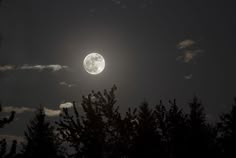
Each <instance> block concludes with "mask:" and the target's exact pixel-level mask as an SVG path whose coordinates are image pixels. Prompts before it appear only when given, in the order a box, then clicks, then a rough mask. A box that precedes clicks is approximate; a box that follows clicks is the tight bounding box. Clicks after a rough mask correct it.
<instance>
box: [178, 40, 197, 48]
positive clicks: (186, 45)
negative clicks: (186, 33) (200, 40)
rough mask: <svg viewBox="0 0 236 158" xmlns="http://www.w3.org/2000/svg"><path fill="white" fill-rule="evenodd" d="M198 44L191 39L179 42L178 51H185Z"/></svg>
mask: <svg viewBox="0 0 236 158" xmlns="http://www.w3.org/2000/svg"><path fill="white" fill-rule="evenodd" d="M195 43H196V42H195V41H193V40H191V39H186V40H183V41H181V42H179V43H178V44H177V48H178V49H185V48H189V47H192V46H193V45H194V44H195Z"/></svg>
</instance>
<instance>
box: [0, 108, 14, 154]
mask: <svg viewBox="0 0 236 158" xmlns="http://www.w3.org/2000/svg"><path fill="white" fill-rule="evenodd" d="M1 112H2V106H1V104H0V113H1ZM14 117H15V112H14V111H12V112H11V114H10V116H9V117H3V118H2V117H1V118H0V128H3V127H4V126H5V125H6V124H9V123H10V122H12V121H13V119H14ZM16 145H17V142H16V140H13V142H12V146H11V149H10V152H9V153H7V142H6V139H3V140H1V141H0V158H8V157H13V156H14V155H15V154H16Z"/></svg>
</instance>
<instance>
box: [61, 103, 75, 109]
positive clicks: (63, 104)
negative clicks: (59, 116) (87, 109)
mask: <svg viewBox="0 0 236 158" xmlns="http://www.w3.org/2000/svg"><path fill="white" fill-rule="evenodd" d="M72 106H73V103H71V102H66V103H62V104H60V105H59V108H60V109H63V108H71V107H72Z"/></svg>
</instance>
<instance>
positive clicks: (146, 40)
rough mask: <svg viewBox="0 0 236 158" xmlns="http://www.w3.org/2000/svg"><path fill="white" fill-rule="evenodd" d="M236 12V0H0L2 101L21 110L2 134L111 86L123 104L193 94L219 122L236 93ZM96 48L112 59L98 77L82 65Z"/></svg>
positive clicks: (184, 99)
mask: <svg viewBox="0 0 236 158" xmlns="http://www.w3.org/2000/svg"><path fill="white" fill-rule="evenodd" d="M234 14H235V4H234V2H233V0H225V1H220V0H195V1H192V0H185V1H183V0H178V1H174V0H172V1H168V0H37V1H36V0H3V2H2V5H1V8H0V34H1V39H2V41H1V47H0V89H1V91H0V100H1V102H2V104H3V105H4V106H5V107H6V109H5V111H8V110H10V109H15V110H18V114H17V119H16V121H15V122H13V123H12V124H11V125H9V126H8V127H7V128H5V129H3V130H1V132H0V134H1V135H18V136H19V135H21V134H22V133H23V129H24V128H25V123H27V121H28V119H29V118H30V117H32V111H31V110H32V108H36V107H38V105H40V104H42V105H43V106H45V107H46V108H48V109H52V110H59V105H60V104H61V103H63V102H70V101H73V100H75V101H78V102H79V101H80V100H81V95H87V94H88V92H90V90H92V89H94V90H103V89H105V88H111V87H112V85H113V84H116V85H117V86H118V92H117V96H118V100H119V101H118V105H119V106H120V107H121V109H123V110H125V109H127V107H129V106H131V107H136V106H138V105H139V104H140V102H142V101H143V100H144V99H145V100H147V101H149V102H150V103H151V104H152V105H154V104H156V103H158V102H159V100H160V99H163V100H164V102H166V103H167V101H168V99H173V98H177V102H179V103H180V104H181V105H180V106H181V107H183V108H185V109H186V107H187V103H188V102H189V101H190V100H191V98H192V97H193V96H194V95H197V96H199V97H200V98H201V100H202V102H203V104H204V105H205V108H206V111H207V115H208V117H209V118H211V119H214V117H215V115H216V114H219V113H222V112H226V111H227V110H228V109H229V108H230V107H231V103H232V102H233V97H234V96H236V84H235V81H236V74H235V72H236V71H235V69H236V62H235V59H236V55H235V34H234V33H235V28H236V27H235V19H234ZM91 52H98V53H100V54H101V55H103V56H104V58H105V60H106V68H105V70H104V71H103V72H102V73H101V74H99V75H96V76H94V75H90V74H88V73H87V72H86V71H85V70H84V68H83V59H84V57H85V56H86V55H87V54H88V53H91ZM36 65H38V67H37V66H36ZM50 65H51V67H50ZM52 65H54V66H52ZM56 66H57V68H58V67H59V69H57V70H56V71H54V70H55V69H53V68H55V67H56ZM63 66H64V67H63ZM24 67H27V68H28V69H27V70H25V69H24ZM39 67H41V70H38V69H39ZM50 112H52V113H53V112H54V111H49V113H50ZM55 112H56V111H55Z"/></svg>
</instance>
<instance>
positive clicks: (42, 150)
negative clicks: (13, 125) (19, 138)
mask: <svg viewBox="0 0 236 158" xmlns="http://www.w3.org/2000/svg"><path fill="white" fill-rule="evenodd" d="M54 132H55V131H54V127H53V126H51V124H50V123H49V122H48V121H47V120H46V119H45V114H44V110H43V108H41V107H40V108H39V109H38V110H37V112H36V114H35V118H34V119H33V120H31V121H30V123H29V125H28V126H27V131H26V132H25V139H26V143H24V144H23V150H22V153H21V154H20V155H21V157H24V158H42V157H43V158H59V157H60V156H59V155H60V147H59V145H60V143H59V141H58V140H57V137H56V134H55V133H54Z"/></svg>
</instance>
